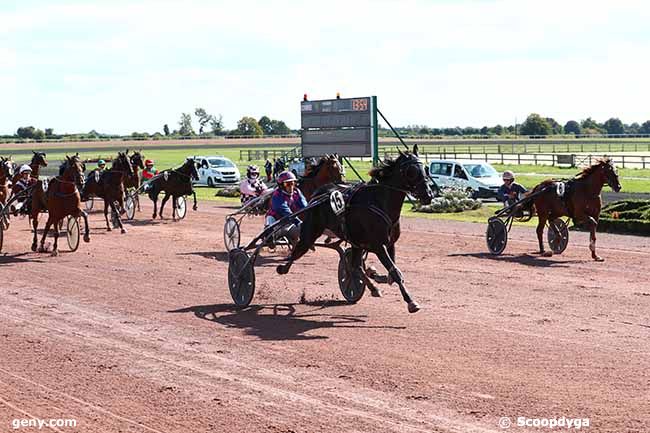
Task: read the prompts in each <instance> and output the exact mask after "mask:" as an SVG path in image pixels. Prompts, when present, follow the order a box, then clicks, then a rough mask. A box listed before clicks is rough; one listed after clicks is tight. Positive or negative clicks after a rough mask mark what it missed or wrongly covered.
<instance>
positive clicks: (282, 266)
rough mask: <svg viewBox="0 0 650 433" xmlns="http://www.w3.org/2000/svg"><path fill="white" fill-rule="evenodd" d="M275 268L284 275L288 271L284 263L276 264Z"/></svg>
mask: <svg viewBox="0 0 650 433" xmlns="http://www.w3.org/2000/svg"><path fill="white" fill-rule="evenodd" d="M275 270H276V271H277V273H278V274H280V275H284V274H286V273H287V272H288V269H287V266H286V265H278V266H277V267H276V268H275Z"/></svg>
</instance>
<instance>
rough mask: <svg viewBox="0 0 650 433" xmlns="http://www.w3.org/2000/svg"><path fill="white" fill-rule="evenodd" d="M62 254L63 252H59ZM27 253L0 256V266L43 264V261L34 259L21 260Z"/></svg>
mask: <svg viewBox="0 0 650 433" xmlns="http://www.w3.org/2000/svg"><path fill="white" fill-rule="evenodd" d="M61 252H63V251H61ZM27 254H28V253H20V254H13V255H9V254H6V253H5V254H0V266H3V265H11V264H13V263H43V260H39V259H36V258H33V259H31V258H22V256H26V255H27Z"/></svg>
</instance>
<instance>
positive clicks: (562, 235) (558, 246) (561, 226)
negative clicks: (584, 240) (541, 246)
mask: <svg viewBox="0 0 650 433" xmlns="http://www.w3.org/2000/svg"><path fill="white" fill-rule="evenodd" d="M546 238H547V240H548V246H549V247H550V248H551V250H552V251H553V252H554V253H555V254H562V253H563V252H564V250H566V247H567V245H568V244H569V227H568V226H567V225H566V223H565V222H564V220H562V219H561V218H556V219H554V220H553V221H551V222H549V224H548V231H547V232H546Z"/></svg>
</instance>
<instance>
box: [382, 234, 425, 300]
mask: <svg viewBox="0 0 650 433" xmlns="http://www.w3.org/2000/svg"><path fill="white" fill-rule="evenodd" d="M375 254H377V258H379V261H381V264H382V265H384V267H385V268H386V270H387V271H388V275H389V276H390V278H391V279H392V280H393V281H394V282H396V283H397V284H398V285H399V291H400V293H401V294H402V298H404V302H406V303H407V304H408V311H409V313H415V312H417V311H419V310H420V305H418V303H417V302H415V301H414V300H413V299H411V295H410V294H409V292H408V291H407V290H406V287H405V286H404V277H403V276H402V271H400V270H399V268H398V267H397V266H395V262H393V260H392V259H391V258H390V254H389V253H388V248H387V245H382V247H381V250H379V251H378V252H376V253H375Z"/></svg>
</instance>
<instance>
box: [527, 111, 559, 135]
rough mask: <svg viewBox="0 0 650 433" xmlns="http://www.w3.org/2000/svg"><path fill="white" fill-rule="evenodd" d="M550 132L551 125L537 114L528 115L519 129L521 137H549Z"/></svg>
mask: <svg viewBox="0 0 650 433" xmlns="http://www.w3.org/2000/svg"><path fill="white" fill-rule="evenodd" d="M551 131H552V129H551V125H549V124H548V122H547V121H546V119H542V116H540V115H539V114H537V113H532V114H530V115H529V116H528V117H527V118H526V120H525V121H524V123H522V124H521V128H520V129H519V133H520V134H522V135H550V134H551Z"/></svg>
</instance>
